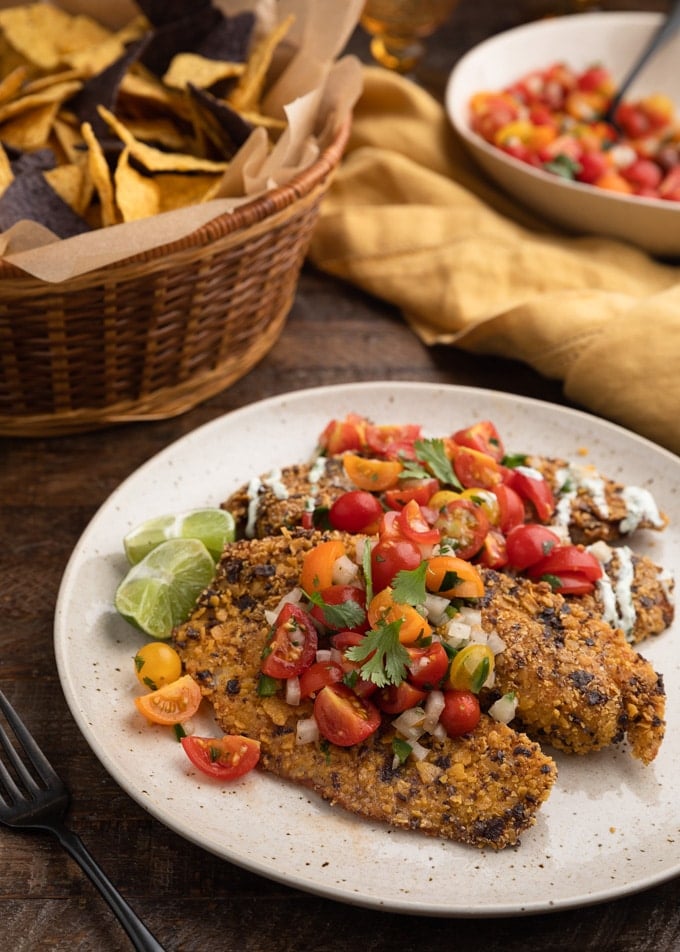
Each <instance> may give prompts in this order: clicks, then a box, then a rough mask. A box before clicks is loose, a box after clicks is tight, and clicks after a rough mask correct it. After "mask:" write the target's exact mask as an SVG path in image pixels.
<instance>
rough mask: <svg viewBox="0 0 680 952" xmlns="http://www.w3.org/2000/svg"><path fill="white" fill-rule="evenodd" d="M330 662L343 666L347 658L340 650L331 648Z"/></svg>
mask: <svg viewBox="0 0 680 952" xmlns="http://www.w3.org/2000/svg"><path fill="white" fill-rule="evenodd" d="M328 660H329V661H332V662H333V663H334V664H339V665H342V664H343V662H344V660H345V658H344V655H343V653H342V651H340V649H339V648H331V652H330V658H329V659H328Z"/></svg>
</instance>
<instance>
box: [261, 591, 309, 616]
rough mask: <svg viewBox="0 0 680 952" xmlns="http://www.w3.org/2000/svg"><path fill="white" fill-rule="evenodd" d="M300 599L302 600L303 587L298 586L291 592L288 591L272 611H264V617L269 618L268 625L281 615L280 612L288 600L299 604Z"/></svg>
mask: <svg viewBox="0 0 680 952" xmlns="http://www.w3.org/2000/svg"><path fill="white" fill-rule="evenodd" d="M300 601H302V589H301V588H298V587H296V588H294V589H292V590H291V591H290V592H287V593H286V594H285V595H284V596H283V598H281V599H280V600H279V603H278V605H277V606H276V607H275V608H273V609H272V610H271V611H266V612H265V613H264V617H265V618H266V620H267V624H268V625H273V624H274V622H275V621H276V619H277V618H278V617H279V613H280V612H281V609H282V608H283V606H284V605H285V604H287V603H288V602H291V603H292V604H293V605H297V604H299V602H300Z"/></svg>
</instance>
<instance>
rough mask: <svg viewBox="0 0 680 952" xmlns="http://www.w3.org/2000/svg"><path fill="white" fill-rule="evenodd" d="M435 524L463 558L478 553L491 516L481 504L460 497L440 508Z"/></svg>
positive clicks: (468, 557)
mask: <svg viewBox="0 0 680 952" xmlns="http://www.w3.org/2000/svg"><path fill="white" fill-rule="evenodd" d="M434 524H435V526H436V527H437V529H439V531H440V532H441V534H442V538H444V539H446V540H447V541H448V542H450V543H451V545H452V546H453V548H454V549H455V550H456V555H457V556H459V557H460V558H461V559H470V558H472V556H473V555H476V553H477V552H479V550H480V548H481V547H482V543H483V542H484V538H485V536H486V534H487V532H488V531H489V517H488V516H487V514H486V513H485V512H484V510H483V509H482V508H481V506H476V505H475V504H474V503H473V502H472V501H471V500H470V499H463V498H460V497H459V498H457V499H453V500H451V502H449V503H447V505H446V506H444V508H443V509H440V510H439V515H438V516H437V518H436V519H435V522H434Z"/></svg>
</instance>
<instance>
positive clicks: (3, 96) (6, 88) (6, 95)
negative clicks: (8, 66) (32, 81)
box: [0, 66, 28, 103]
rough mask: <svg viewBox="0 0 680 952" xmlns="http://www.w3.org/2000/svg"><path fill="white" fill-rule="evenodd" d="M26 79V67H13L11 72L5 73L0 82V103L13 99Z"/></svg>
mask: <svg viewBox="0 0 680 952" xmlns="http://www.w3.org/2000/svg"><path fill="white" fill-rule="evenodd" d="M27 77H28V68H27V67H26V66H15V67H14V69H13V70H11V71H10V72H9V73H6V74H5V76H4V78H3V79H2V81H0V103H3V102H8V101H9V100H10V99H14V97H15V96H16V95H17V93H18V92H19V90H20V89H21V87H22V86H23V84H24V82H25V81H26V78H27Z"/></svg>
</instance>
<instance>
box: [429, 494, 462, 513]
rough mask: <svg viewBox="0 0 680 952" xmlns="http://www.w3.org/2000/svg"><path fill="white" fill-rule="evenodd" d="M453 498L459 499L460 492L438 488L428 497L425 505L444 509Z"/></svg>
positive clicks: (430, 507)
mask: <svg viewBox="0 0 680 952" xmlns="http://www.w3.org/2000/svg"><path fill="white" fill-rule="evenodd" d="M454 499H460V493H456V492H454V491H453V490H452V489H440V490H439V491H438V492H436V493H435V494H434V496H431V497H430V499H429V500H428V503H427V507H428V509H436V510H437V511H439V510H441V509H444V507H445V506H447V505H448V504H449V503H450V502H452V501H453V500H454Z"/></svg>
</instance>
